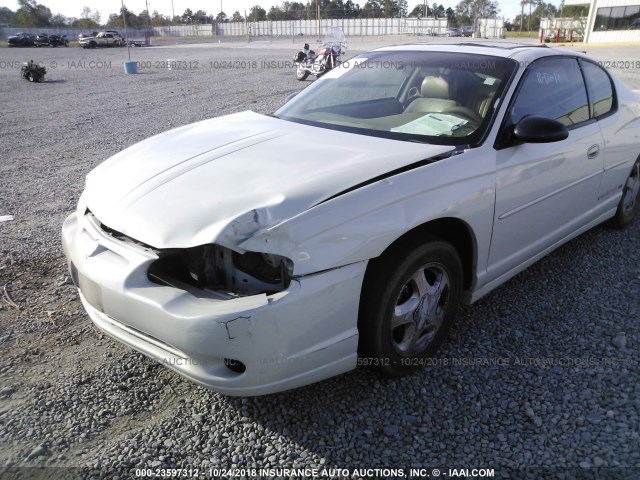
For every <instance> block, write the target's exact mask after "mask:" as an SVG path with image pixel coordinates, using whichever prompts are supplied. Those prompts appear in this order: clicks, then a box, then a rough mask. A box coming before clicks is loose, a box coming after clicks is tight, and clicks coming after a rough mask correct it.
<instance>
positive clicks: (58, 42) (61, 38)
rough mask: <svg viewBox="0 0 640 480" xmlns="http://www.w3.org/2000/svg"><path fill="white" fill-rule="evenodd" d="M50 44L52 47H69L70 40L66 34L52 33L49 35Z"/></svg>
mask: <svg viewBox="0 0 640 480" xmlns="http://www.w3.org/2000/svg"><path fill="white" fill-rule="evenodd" d="M49 44H50V45H51V46H52V47H68V46H69V40H68V39H67V36H66V35H57V34H52V35H49Z"/></svg>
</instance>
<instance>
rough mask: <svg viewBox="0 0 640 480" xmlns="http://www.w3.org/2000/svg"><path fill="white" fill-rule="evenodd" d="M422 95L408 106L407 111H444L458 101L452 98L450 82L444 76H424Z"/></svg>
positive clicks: (421, 88)
mask: <svg viewBox="0 0 640 480" xmlns="http://www.w3.org/2000/svg"><path fill="white" fill-rule="evenodd" d="M420 95H421V96H420V97H418V98H416V99H415V100H414V101H413V102H411V103H410V104H409V105H408V106H407V108H406V109H405V112H409V113H411V112H414V113H415V112H424V113H432V112H443V111H445V110H447V109H449V108H451V107H455V106H456V101H455V100H451V96H450V94H449V83H448V82H447V81H446V80H445V79H444V78H443V77H439V76H438V77H435V76H427V77H424V80H422V85H421V87H420Z"/></svg>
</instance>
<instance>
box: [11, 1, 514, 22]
mask: <svg viewBox="0 0 640 480" xmlns="http://www.w3.org/2000/svg"><path fill="white" fill-rule="evenodd" d="M120 1H121V0H100V1H98V2H96V1H95V0H38V3H41V4H43V5H46V6H47V7H49V8H50V9H51V12H52V13H53V14H54V15H55V14H57V13H60V14H62V15H64V16H65V17H76V18H79V17H80V13H82V8H83V7H84V6H85V5H86V6H87V7H89V8H90V9H91V11H92V12H94V11H95V10H98V11H99V12H100V15H102V22H105V21H106V20H107V19H108V18H109V15H110V14H112V13H118V11H119V10H120V5H121V3H120ZM298 1H303V0H298ZM434 1H436V0H427V4H431V5H432V4H433V2H434ZM458 1H459V0H448V1H442V0H438V1H437V3H438V4H440V3H442V5H443V6H444V7H445V8H447V7H451V8H453V7H455V5H456V3H458ZM148 3H149V11H151V12H153V11H154V10H157V11H158V12H159V13H161V14H163V15H169V16H171V15H173V12H175V14H176V15H182V13H183V12H184V11H185V10H186V9H187V8H190V9H191V10H193V11H194V12H195V11H196V10H204V11H205V12H207V13H208V14H210V13H213V14H214V15H217V14H218V13H219V12H220V6H222V11H223V12H225V13H226V14H227V15H228V16H231V15H232V14H233V12H235V11H236V10H237V11H239V12H240V14H241V15H243V16H244V12H245V11H246V12H249V9H250V8H251V7H252V6H254V5H260V6H261V7H262V8H264V9H265V10H266V11H269V8H271V7H272V6H273V5H282V1H281V0H149V2H148ZM304 3H306V0H304ZM354 3H359V4H360V6H361V7H362V6H363V5H364V4H365V3H367V1H366V0H354ZM498 3H499V4H500V9H501V10H500V16H504V17H505V18H507V19H511V20H513V18H514V17H515V16H516V15H518V14H520V1H519V0H498ZM124 4H125V6H126V7H127V8H128V9H129V10H131V11H132V12H134V13H136V14H138V13H140V12H142V11H143V10H145V9H146V8H147V7H146V3H145V0H125V2H124ZM418 4H420V5H421V4H422V2H421V1H418V0H409V11H411V10H413V7H415V6H416V5H418ZM0 6H2V7H9V8H10V9H11V10H13V11H16V10H17V9H18V2H17V1H16V0H0ZM172 7H173V12H172Z"/></svg>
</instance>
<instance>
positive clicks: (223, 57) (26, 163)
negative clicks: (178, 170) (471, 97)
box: [0, 43, 640, 479]
mask: <svg viewBox="0 0 640 480" xmlns="http://www.w3.org/2000/svg"><path fill="white" fill-rule="evenodd" d="M369 46H373V45H368V44H367V45H365V44H364V43H362V44H357V45H355V47H356V50H357V49H364V48H368V47H369ZM296 47H297V46H292V45H291V44H284V43H281V44H274V45H269V44H265V45H254V44H252V45H236V46H234V48H228V47H227V46H225V45H217V44H205V45H188V46H181V45H165V46H156V47H152V48H146V49H132V51H131V56H132V59H134V60H139V61H141V62H143V63H141V66H143V64H144V66H145V68H140V70H139V71H140V72H141V73H140V74H138V75H124V73H123V68H122V61H123V60H124V59H125V58H126V50H124V49H117V50H116V49H114V50H95V51H91V50H82V49H79V48H69V49H63V48H57V49H37V50H36V49H28V50H24V49H8V48H6V49H2V51H1V53H0V98H1V99H2V105H3V108H2V110H3V115H2V123H1V124H0V138H1V139H2V157H1V159H0V217H2V216H3V215H13V216H14V220H12V221H5V222H0V287H2V286H3V285H6V288H7V290H8V293H9V295H10V297H11V298H12V300H13V301H14V302H15V304H17V306H19V309H17V308H15V307H14V306H11V305H9V302H7V301H6V299H5V301H3V302H0V348H1V352H2V355H1V359H0V446H1V448H0V476H2V477H3V478H8V477H16V478H28V477H30V478H45V477H46V478H53V477H54V476H55V475H60V476H63V477H69V478H80V477H82V478H89V477H90V476H93V477H96V478H98V477H102V478H132V477H137V476H139V475H136V474H135V470H134V469H135V468H147V467H148V468H152V469H156V468H194V469H199V472H200V476H201V477H202V476H203V475H204V476H207V477H213V476H221V475H220V474H221V473H224V472H216V471H209V469H215V468H225V469H228V468H247V469H252V468H255V469H260V468H318V469H320V470H322V469H323V468H326V469H327V470H328V469H338V468H339V469H349V470H350V471H349V472H348V475H346V473H347V472H342V473H340V475H341V476H344V477H346V476H349V477H352V478H358V477H363V478H364V477H367V476H368V475H367V474H377V475H376V476H393V474H394V473H396V474H397V473H398V472H375V471H373V472H371V471H370V472H355V473H354V472H353V469H364V468H391V469H399V468H405V469H407V470H406V471H404V472H403V473H409V470H408V469H409V468H426V469H427V470H426V472H423V473H425V475H424V477H425V478H426V473H430V474H431V478H434V477H435V475H434V474H433V473H432V469H434V468H438V469H440V470H441V472H442V474H443V475H442V476H445V477H448V476H455V475H454V474H455V473H456V471H453V472H451V471H450V470H449V469H465V468H466V469H472V468H489V469H495V475H496V477H497V478H542V476H543V475H546V476H545V477H544V478H596V476H597V478H616V479H626V478H628V479H632V478H638V476H639V475H640V449H639V448H638V445H639V444H640V441H639V440H640V439H639V430H640V368H639V365H638V360H639V358H638V342H639V341H640V332H639V324H638V318H639V316H640V302H639V300H638V292H640V271H639V269H638V265H639V264H640V255H639V253H638V248H637V246H638V239H640V221H636V222H635V223H634V224H633V225H632V226H631V227H630V228H628V229H627V230H625V231H622V232H621V231H616V230H610V229H608V228H606V227H597V228H595V229H593V230H591V231H590V232H587V233H586V234H584V235H582V236H581V237H579V238H578V239H576V240H574V241H572V242H570V243H569V244H567V245H565V246H564V247H562V248H560V249H559V250H557V251H556V252H555V253H553V254H552V255H550V256H548V257H547V258H545V259H544V260H542V261H540V262H538V263H537V264H536V265H534V266H533V267H531V268H529V269H528V270H527V271H526V272H524V273H522V274H521V275H519V276H517V277H516V278H515V279H513V280H512V281H510V282H508V283H507V284H506V285H505V286H503V287H501V288H500V289H498V290H497V291H494V292H493V293H492V294H490V295H488V296H487V297H485V298H483V299H482V300H481V301H479V302H478V303H476V304H474V305H472V306H471V307H466V308H464V309H463V310H462V311H461V312H460V315H459V318H458V321H457V323H456V325H455V326H454V329H453V332H452V335H451V337H450V340H448V341H447V343H446V344H445V347H444V349H443V351H442V353H441V356H440V358H439V361H438V362H437V365H435V366H433V367H432V368H428V369H425V370H424V371H422V372H420V373H418V374H415V375H413V376H411V377H408V378H403V379H399V380H387V379H382V378H379V377H378V376H376V375H375V374H374V373H372V372H370V371H367V370H356V371H354V372H351V373H349V374H346V375H342V376H340V377H337V378H334V379H330V380H328V381H324V382H321V383H318V384H314V385H311V386H308V387H305V388H300V389H297V390H295V391H291V392H286V393H282V394H276V395H270V396H266V397H258V398H230V397H224V396H221V395H218V394H215V393H212V392H209V391H207V390H205V389H203V388H200V387H196V386H194V385H192V384H191V383H189V382H187V381H184V380H182V378H181V377H179V376H178V375H176V374H174V373H173V372H171V371H170V370H168V369H165V368H163V367H162V366H160V365H159V364H156V363H154V362H153V361H151V360H148V359H146V358H145V357H143V356H142V355H140V354H137V353H135V352H133V351H132V350H130V349H128V348H126V347H123V346H120V345H119V344H118V343H116V342H115V341H112V340H111V339H109V338H107V337H103V336H102V335H101V334H100V333H99V332H98V331H97V330H96V329H95V328H94V327H93V326H92V324H91V323H90V321H89V319H88V317H87V316H86V315H85V313H84V311H83V309H82V307H81V305H80V302H79V300H78V296H77V294H76V292H75V290H74V288H73V286H72V285H71V284H70V282H69V279H68V277H67V275H66V267H65V263H64V260H63V257H62V252H61V247H60V241H59V230H60V226H61V224H62V221H63V219H64V217H65V216H66V215H67V214H68V213H69V212H71V211H72V210H73V209H74V208H75V204H76V202H77V199H78V197H79V195H80V193H81V191H82V189H83V185H84V176H85V175H86V173H87V172H88V171H89V170H90V169H91V168H93V167H95V166H96V165H97V164H99V163H100V162H102V161H103V160H104V159H106V158H108V157H109V156H111V155H113V154H115V153H116V152H118V151H119V150H121V149H123V148H125V147H127V146H129V145H131V144H133V143H135V142H137V141H139V140H142V139H144V138H146V137H148V136H150V135H153V134H156V133H160V132H162V131H164V130H167V129H169V128H171V127H175V126H179V125H183V124H186V123H190V122H195V121H198V120H202V119H205V118H209V117H213V116H219V115H223V114H227V113H233V112H237V111H242V110H245V109H252V110H255V111H258V112H263V113H267V112H271V111H273V110H274V109H276V108H277V106H279V105H280V104H281V103H282V101H283V99H284V97H285V96H286V95H287V94H289V93H291V92H295V91H297V90H299V89H301V88H302V87H303V86H304V84H301V83H300V82H297V81H296V80H295V78H294V72H293V69H291V68H287V66H286V65H285V64H284V62H287V61H288V60H289V59H290V58H291V57H292V55H293V53H294V52H295V50H296ZM581 49H584V48H583V47H582V48H581ZM587 50H588V51H589V53H591V54H593V55H594V56H595V57H596V58H599V59H601V60H603V61H614V60H633V61H634V62H636V61H639V60H640V57H639V56H638V54H637V47H635V49H634V47H619V48H617V49H616V50H615V52H614V53H612V49H610V48H605V47H589V48H588V49H587ZM352 53H353V52H352ZM265 55H270V57H269V58H268V59H269V60H273V61H276V62H279V64H276V65H275V67H276V68H265V67H266V66H265V65H263V64H262V61H263V60H264V58H265ZM612 56H613V58H611V57H612ZM30 58H33V59H34V60H37V61H39V62H42V63H43V64H44V65H45V66H47V68H48V70H49V73H48V74H47V82H45V83H43V84H29V83H27V82H25V81H23V80H21V79H20V78H19V73H18V70H19V62H20V61H23V60H27V59H30ZM169 59H173V60H177V61H179V62H181V64H180V65H179V66H180V67H181V68H180V69H178V70H176V69H172V70H169V69H167V68H166V65H163V64H162V62H163V61H164V62H166V61H167V60H169ZM91 61H94V62H96V63H93V64H91V63H90V62H91ZM230 61H233V62H240V64H239V65H233V67H239V68H224V67H225V65H224V64H223V63H221V62H230ZM53 62H55V64H54V63H53ZM83 62H84V63H83ZM100 62H101V63H100ZM109 62H110V67H108V65H109ZM146 62H148V63H146ZM253 62H256V63H253ZM54 65H55V66H54ZM633 65H634V66H633V67H632V68H627V69H618V70H619V71H618V72H617V73H619V75H620V77H621V78H623V79H624V80H625V81H626V82H627V83H628V84H629V85H630V86H632V87H633V88H635V89H639V88H640V69H639V68H638V67H637V66H635V65H637V63H633ZM271 67H273V65H272V66H271ZM306 83H307V84H308V82H306ZM43 467H45V468H43ZM46 467H63V468H58V469H52V468H46ZM3 469H4V471H3ZM192 473H193V472H192ZM272 473H274V474H275V475H278V474H279V475H282V476H284V477H289V476H296V475H291V472H283V471H280V472H272ZM308 473H309V472H308ZM332 473H334V475H333V476H334V477H336V476H338V473H339V472H336V471H334V472H332ZM458 473H460V472H459V471H458ZM467 473H471V470H469V472H467ZM216 474H218V475H216ZM298 476H302V475H298ZM369 476H370V475H369ZM458 476H462V475H458Z"/></svg>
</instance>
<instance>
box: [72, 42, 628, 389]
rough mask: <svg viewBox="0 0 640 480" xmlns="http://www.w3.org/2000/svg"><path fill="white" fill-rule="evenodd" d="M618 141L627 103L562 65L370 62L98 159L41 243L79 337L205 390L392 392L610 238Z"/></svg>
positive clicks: (424, 55) (599, 76)
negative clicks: (463, 318)
mask: <svg viewBox="0 0 640 480" xmlns="http://www.w3.org/2000/svg"><path fill="white" fill-rule="evenodd" d="M363 85H366V88H362V86H363ZM639 125H640V98H639V97H638V96H636V95H635V94H634V93H633V92H632V91H630V90H629V89H628V88H627V87H625V86H624V85H623V84H622V83H621V82H620V81H619V80H618V79H616V78H615V77H614V76H613V75H612V74H611V72H610V71H607V70H605V69H603V68H601V67H600V65H598V63H597V62H595V61H592V60H591V59H589V58H588V57H587V56H585V55H583V54H581V53H577V52H576V51H574V50H563V49H555V48H554V49H551V48H546V47H543V46H526V45H518V44H513V43H507V42H504V43H499V44H496V43H483V42H478V44H477V45H474V46H465V45H446V44H440V45H437V44H416V45H404V46H395V47H386V48H382V49H378V50H375V51H372V52H368V53H364V54H362V55H359V56H357V57H355V58H353V59H351V60H350V61H348V62H344V63H343V64H342V65H341V66H340V67H338V68H336V69H334V70H332V71H331V72H328V73H327V74H326V75H325V76H323V77H322V78H321V79H319V80H317V81H315V82H313V83H312V84H311V85H310V86H309V87H307V88H306V89H305V90H303V91H302V92H301V93H299V94H298V95H296V96H295V97H293V98H292V99H290V100H289V101H288V102H287V103H285V105H284V106H282V107H281V108H280V109H279V110H277V111H276V112H275V113H273V114H272V115H262V114H258V113H253V112H248V111H247V112H242V113H236V114H233V115H227V116H224V117H220V118H216V119H210V120H205V121H202V122H199V123H196V124H193V125H187V126H183V127H180V128H177V129H174V130H171V131H169V132H166V133H163V134H160V135H157V136H154V137H152V138H149V139H147V140H144V141H142V142H140V143H138V144H136V145H133V146H131V147H129V148H127V149H126V150H124V151H122V152H120V153H118V154H117V155H115V156H114V157H112V158H110V159H109V160H107V161H106V162H104V163H103V164H101V165H100V166H98V167H97V168H95V169H94V170H93V171H91V172H90V173H89V174H88V176H87V179H86V188H85V190H84V192H83V194H82V196H81V197H80V200H79V202H78V206H77V209H76V211H75V213H73V214H71V215H70V216H69V217H68V218H67V219H66V221H65V222H64V225H63V227H62V244H63V247H64V251H65V254H66V258H67V261H68V265H69V270H70V276H71V278H72V279H73V282H74V283H75V284H76V285H77V286H78V289H79V292H80V299H81V300H82V303H83V305H84V307H85V308H86V310H87V312H88V314H89V317H90V318H91V319H92V320H93V322H94V323H95V325H96V326H97V327H98V328H99V329H101V330H102V331H104V332H105V333H107V334H109V335H111V336H112V337H114V338H116V339H117V340H119V341H121V342H123V343H125V344H127V345H129V346H131V347H133V348H135V349H137V350H139V351H141V352H143V353H144V354H146V355H148V356H150V357H152V358H155V359H156V360H158V361H159V362H160V363H162V364H163V365H165V366H167V367H169V368H171V369H173V370H175V371H177V372H179V373H180V374H182V375H184V376H185V377H187V378H189V379H191V380H192V381H194V382H196V383H198V384H200V385H204V386H206V387H209V388H212V389H214V390H216V391H218V392H222V393H224V394H230V395H258V394H267V393H271V392H276V391H281V390H285V389H290V388H294V387H298V386H301V385H305V384H308V383H311V382H315V381H318V380H322V379H325V378H328V377H330V376H333V375H337V374H340V373H343V372H346V371H348V370H351V369H353V368H356V366H357V365H368V366H373V367H375V368H377V369H379V370H381V371H382V372H384V373H386V374H389V375H392V376H397V375H404V374H408V373H412V372H414V371H416V369H419V368H420V366H421V365H424V364H426V363H427V361H426V359H429V358H431V357H433V356H435V355H436V353H437V350H438V347H439V346H440V345H441V343H442V342H443V340H444V339H445V338H446V335H447V332H448V330H449V329H450V327H451V325H452V323H453V321H454V318H455V316H456V312H457V310H458V306H459V305H460V304H461V303H465V304H468V303H473V302H475V301H476V300H478V299H480V298H482V297H483V296H484V295H486V294H487V293H489V292H490V291H492V290H493V289H495V288H496V287H498V286H499V285H501V284H503V283H504V282H505V281H507V280H508V279H509V278H511V277H513V276H514V275H516V274H517V273H519V272H521V271H522V270H524V269H525V268H526V267H528V266H529V265H531V264H532V263H534V262H535V261H537V260H539V259H540V258H542V257H543V256H544V255H546V254H548V253H549V252H551V251H552V250H554V249H555V248H557V247H559V246H560V245H562V244H563V243H565V242H567V241H569V240H570V239H572V238H574V237H576V236H577V235H579V234H580V233H582V232H584V231H586V230H587V229H589V228H591V227H593V226H595V225H598V224H600V223H601V222H604V221H610V222H611V223H612V224H613V225H615V226H617V227H621V228H622V227H625V226H627V225H628V224H629V223H630V222H631V221H632V219H633V218H634V216H636V214H637V211H638V209H639V207H638V202H639V198H638V192H639V190H640V140H639V137H638V128H639ZM301 139H313V140H312V141H311V143H309V144H305V143H304V142H303V141H302V140H301ZM629 241H635V240H634V239H631V238H630V239H629ZM634 293H635V292H634ZM515 301H517V299H516V300H515Z"/></svg>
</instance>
